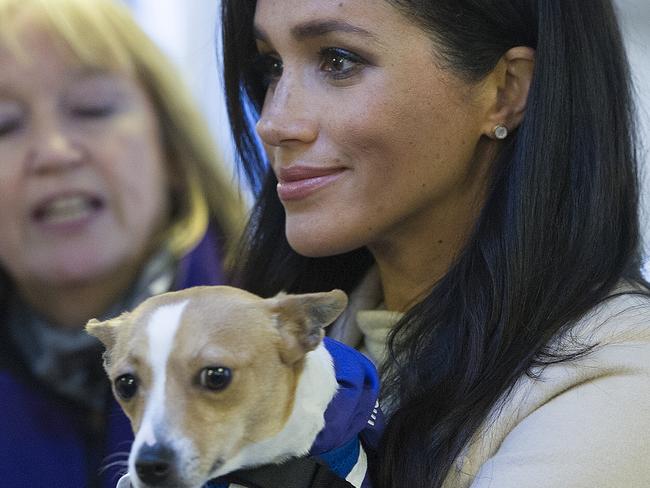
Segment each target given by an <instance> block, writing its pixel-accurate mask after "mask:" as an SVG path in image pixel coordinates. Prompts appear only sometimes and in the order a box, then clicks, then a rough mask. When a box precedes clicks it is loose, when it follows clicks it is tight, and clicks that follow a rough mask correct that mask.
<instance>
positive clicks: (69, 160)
mask: <svg viewBox="0 0 650 488" xmlns="http://www.w3.org/2000/svg"><path fill="white" fill-rule="evenodd" d="M33 139H34V140H33V141H32V142H31V149H30V151H29V154H28V167H29V170H30V171H32V172H34V173H39V174H44V173H54V172H58V171H65V170H68V169H70V168H72V167H74V166H77V165H78V164H80V163H81V162H82V160H83V157H84V152H83V150H82V148H81V146H80V144H78V143H77V142H75V141H74V138H73V137H72V136H71V135H70V134H69V133H68V131H67V130H66V129H65V128H62V127H60V126H58V125H56V124H48V126H47V127H42V128H41V130H39V131H37V134H35V135H34V138H33Z"/></svg>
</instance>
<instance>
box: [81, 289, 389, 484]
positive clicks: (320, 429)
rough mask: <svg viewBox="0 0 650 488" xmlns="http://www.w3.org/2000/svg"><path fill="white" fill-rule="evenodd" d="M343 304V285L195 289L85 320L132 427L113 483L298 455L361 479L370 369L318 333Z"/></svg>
mask: <svg viewBox="0 0 650 488" xmlns="http://www.w3.org/2000/svg"><path fill="white" fill-rule="evenodd" d="M346 305H347V297H346V295H345V293H343V292H342V291H340V290H334V291H331V292H327V293H311V294H302V295H287V294H283V293H281V294H279V295H277V296H276V297H273V298H268V299H263V298H260V297H258V296H256V295H253V294H251V293H248V292H246V291H243V290H240V289H237V288H232V287H227V286H202V287H195V288H189V289H186V290H182V291H178V292H170V293H164V294H162V295H157V296H154V297H152V298H149V299H148V300H146V301H144V302H143V303H142V304H140V305H139V306H138V307H137V308H136V309H134V310H133V311H132V312H128V313H124V314H122V315H120V316H119V317H117V318H114V319H111V320H107V321H104V322H99V321H97V320H95V319H93V320H91V321H90V322H88V324H87V326H86V329H87V331H88V332H89V333H90V334H92V335H94V336H96V337H97V338H99V339H100V340H101V341H102V342H103V344H104V345H105V346H106V352H105V354H104V366H105V369H106V371H107V373H108V376H109V378H110V380H111V383H112V385H113V392H114V394H115V396H116V398H117V400H118V401H119V403H120V404H121V406H122V408H123V409H124V411H125V412H126V414H127V416H128V417H129V419H130V421H131V425H132V427H133V430H134V432H135V440H134V442H133V445H132V447H131V452H130V455H129V463H128V464H129V468H128V474H126V475H125V476H124V477H123V478H122V479H121V480H120V482H119V483H118V487H120V488H121V487H128V486H133V487H134V488H154V487H155V488H171V487H174V488H199V487H202V486H206V487H211V488H212V487H214V488H222V487H228V486H231V487H234V486H241V485H239V484H234V483H233V484H230V481H229V478H228V476H227V475H229V474H231V473H233V472H241V470H245V469H250V468H255V467H258V466H261V465H277V464H280V465H282V463H283V462H285V461H287V460H289V459H292V458H300V457H303V458H304V457H306V456H309V457H310V459H315V460H316V461H317V462H318V463H319V464H325V465H327V466H328V467H329V469H330V470H331V471H332V472H334V473H335V474H336V475H337V476H338V477H340V478H342V479H345V480H347V482H348V483H349V485H346V486H350V485H351V486H354V487H362V488H367V487H369V486H370V481H369V479H368V478H369V476H368V474H367V456H366V451H365V449H364V448H366V449H374V448H375V447H376V443H377V441H378V438H379V435H380V434H381V429H382V419H381V412H379V410H378V402H377V396H378V383H379V381H378V377H377V373H376V371H375V368H374V366H373V365H372V364H371V363H370V361H369V360H368V359H366V358H365V357H364V356H363V355H361V354H360V353H358V352H357V351H355V350H354V349H352V348H350V347H348V346H345V345H343V344H341V343H338V342H335V341H333V340H330V339H329V338H323V335H324V333H323V327H325V326H327V325H329V324H330V323H331V322H333V321H334V320H335V319H336V318H337V317H338V316H339V314H340V313H341V312H342V311H343V310H344V308H345V307H346Z"/></svg>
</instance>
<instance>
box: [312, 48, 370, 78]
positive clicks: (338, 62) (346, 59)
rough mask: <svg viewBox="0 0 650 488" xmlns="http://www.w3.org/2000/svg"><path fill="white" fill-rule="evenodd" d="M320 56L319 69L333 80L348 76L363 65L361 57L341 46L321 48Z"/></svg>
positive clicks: (356, 71)
mask: <svg viewBox="0 0 650 488" xmlns="http://www.w3.org/2000/svg"><path fill="white" fill-rule="evenodd" d="M320 58H321V63H320V70H321V71H324V72H325V73H327V75H328V76H330V77H331V78H333V79H335V80H342V79H345V78H349V77H351V76H353V75H355V74H356V73H358V72H359V71H360V70H361V69H363V66H364V65H365V62H364V60H363V58H361V57H360V56H358V55H356V54H354V53H352V52H350V51H348V50H347V49H341V48H331V47H329V48H325V49H322V50H321V51H320Z"/></svg>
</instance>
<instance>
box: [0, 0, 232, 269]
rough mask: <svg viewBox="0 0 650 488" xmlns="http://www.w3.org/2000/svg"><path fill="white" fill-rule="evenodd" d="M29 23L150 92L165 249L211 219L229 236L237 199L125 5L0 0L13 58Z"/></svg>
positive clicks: (194, 113) (178, 245)
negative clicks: (159, 151) (164, 184)
mask: <svg viewBox="0 0 650 488" xmlns="http://www.w3.org/2000/svg"><path fill="white" fill-rule="evenodd" d="M21 20H24V21H23V22H21ZM34 25H37V26H38V27H43V28H45V29H46V30H47V31H48V32H50V33H51V34H53V36H52V37H53V38H54V40H55V42H57V41H60V42H61V44H62V45H63V46H64V47H65V48H66V49H67V50H68V51H70V53H71V54H72V55H73V56H75V57H76V58H78V60H79V62H80V63H81V64H83V65H87V66H90V67H93V68H98V69H105V70H109V71H118V72H124V73H126V74H129V75H131V76H133V77H134V78H135V79H137V80H138V81H139V82H140V84H141V86H142V88H143V90H144V91H145V92H146V93H147V94H148V95H149V97H150V98H151V101H152V103H153V105H154V107H155V110H156V113H157V116H158V119H159V123H160V128H161V143H162V144H163V145H164V149H165V151H166V155H167V160H168V168H169V170H168V171H169V179H170V183H171V184H170V189H171V199H172V202H171V203H172V209H173V211H172V217H171V222H170V224H169V226H168V227H167V228H166V229H165V231H164V233H163V235H162V236H160V238H161V239H164V241H165V242H167V245H168V247H169V249H170V250H171V252H172V253H174V254H175V255H176V256H180V255H182V254H184V253H185V252H187V250H188V249H190V248H191V247H192V246H194V245H195V244H196V243H197V242H198V241H199V240H200V238H201V237H202V236H203V234H204V233H205V230H206V228H207V226H208V224H209V222H210V221H211V220H213V221H216V223H217V225H218V226H219V228H220V230H221V231H222V233H223V234H224V237H225V238H226V241H227V242H230V243H232V242H233V241H234V240H235V238H236V236H238V235H239V231H240V228H241V227H242V223H243V222H244V212H243V202H242V199H241V198H240V196H239V194H238V192H237V191H236V190H235V185H233V183H232V182H230V181H229V177H228V176H227V175H226V172H225V170H224V165H223V164H222V161H220V160H219V159H218V157H217V151H216V148H215V147H214V144H213V141H212V137H211V134H210V132H209V130H208V128H207V125H206V123H205V121H204V120H203V118H202V116H201V115H200V113H199V112H198V110H197V108H196V105H195V103H194V101H193V100H192V98H191V97H190V95H189V93H188V91H187V89H186V87H185V86H184V85H183V83H182V82H181V81H180V76H179V75H178V73H177V71H176V69H175V68H174V67H173V66H172V65H171V64H170V62H169V61H168V60H167V58H166V57H165V56H164V55H163V54H162V52H161V51H160V50H159V49H158V47H157V46H156V45H155V44H154V43H153V42H152V41H151V39H150V38H149V37H148V36H147V35H146V34H145V33H144V32H143V31H142V29H141V28H140V27H139V26H138V25H137V23H136V22H135V20H134V19H133V17H132V16H131V13H130V11H129V10H128V8H126V6H124V5H122V4H120V3H118V2H116V1H113V0H0V43H1V44H2V45H3V46H4V47H6V48H7V49H9V51H10V52H12V54H14V55H15V56H16V57H19V58H20V57H24V56H27V53H26V52H25V51H24V49H22V47H21V43H20V35H21V32H22V30H23V29H25V28H26V27H27V28H32V27H33V26H34Z"/></svg>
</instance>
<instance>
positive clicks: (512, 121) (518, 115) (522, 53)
mask: <svg viewBox="0 0 650 488" xmlns="http://www.w3.org/2000/svg"><path fill="white" fill-rule="evenodd" d="M534 69H535V50H534V49H532V48H530V47H523V46H519V47H513V48H512V49H510V50H508V51H507V52H506V53H505V54H504V55H503V56H502V57H501V59H500V60H499V62H498V63H497V66H496V67H495V68H494V70H493V71H492V73H491V75H490V76H489V80H488V83H489V86H490V93H491V103H490V106H489V109H488V113H487V117H486V119H485V125H484V127H483V134H485V135H486V136H488V137H490V138H492V139H502V138H503V137H501V136H503V129H501V130H500V131H496V132H497V133H495V129H496V128H497V127H501V128H505V129H507V131H512V130H514V129H516V128H517V127H519V125H520V124H521V122H522V120H523V118H524V114H525V113H526V104H527V101H528V93H529V92H530V85H531V82H532V79H533V71H534ZM498 132H501V133H498ZM506 134H507V133H506Z"/></svg>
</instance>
